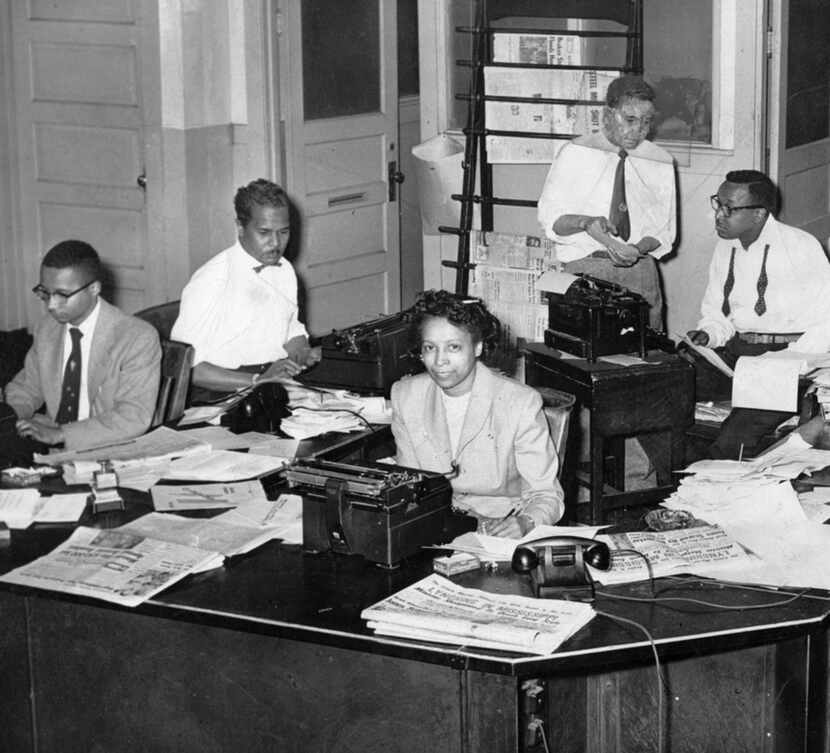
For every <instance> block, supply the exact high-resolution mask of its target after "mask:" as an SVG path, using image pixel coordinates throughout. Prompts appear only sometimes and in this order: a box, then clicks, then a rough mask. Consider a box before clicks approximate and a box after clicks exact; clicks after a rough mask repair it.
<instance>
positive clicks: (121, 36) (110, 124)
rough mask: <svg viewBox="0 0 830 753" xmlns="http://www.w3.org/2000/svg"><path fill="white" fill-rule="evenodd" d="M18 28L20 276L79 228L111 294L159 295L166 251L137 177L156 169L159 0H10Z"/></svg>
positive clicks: (33, 312)
mask: <svg viewBox="0 0 830 753" xmlns="http://www.w3.org/2000/svg"><path fill="white" fill-rule="evenodd" d="M12 37H13V39H14V49H13V59H14V69H15V70H14V89H15V99H16V102H15V105H16V107H15V114H16V126H17V127H16V138H17V148H18V162H17V164H18V182H19V195H20V200H19V211H20V228H21V241H22V247H23V251H24V266H25V270H24V279H25V280H26V281H27V284H28V285H34V284H35V283H36V282H37V279H38V267H39V263H40V258H41V257H42V256H43V254H44V253H45V252H46V251H47V250H48V249H49V248H50V247H51V246H53V245H54V244H55V243H57V242H59V241H61V240H66V239H69V238H76V239H80V240H85V241H87V242H88V243H91V244H92V245H93V246H94V247H95V248H96V249H97V251H98V253H99V254H100V255H101V258H102V259H103V261H104V263H105V266H106V268H107V272H108V278H109V279H108V280H107V281H105V293H104V294H105V296H106V297H107V298H108V299H109V300H111V301H112V302H113V303H115V304H116V305H118V306H120V307H121V308H122V309H124V310H126V311H135V310H137V309H140V308H143V307H144V306H146V305H150V304H151V303H155V302H156V301H154V300H152V298H151V296H152V291H158V290H163V289H164V288H163V284H162V281H163V279H164V271H163V266H164V265H163V257H162V256H161V253H160V250H158V252H157V254H153V253H151V252H149V251H148V249H150V248H156V244H155V243H154V240H153V238H152V237H151V233H150V230H149V228H148V222H147V218H148V206H147V196H146V195H145V189H144V188H143V187H142V186H141V185H139V183H140V182H143V180H144V178H143V177H141V176H149V175H152V174H153V173H157V172H158V171H156V170H154V168H155V161H156V160H157V159H158V157H157V152H158V149H157V146H158V143H159V140H158V132H157V130H153V129H152V128H149V127H148V126H147V124H148V123H155V124H158V123H159V116H158V112H159V99H158V98H159V96H160V95H159V92H158V81H159V77H158V75H157V67H158V22H157V7H156V4H155V2H154V0H110V1H109V2H106V3H101V2H98V0H72V2H60V3H57V2H53V1H51V0H29V1H28V2H14V3H12ZM148 94H149V95H150V96H148ZM156 128H157V126H156ZM139 178H141V180H139ZM161 215H162V213H161V212H159V211H157V210H156V216H161ZM30 299H31V300H30V301H27V304H26V305H27V311H28V315H29V319H30V320H34V319H36V318H37V316H39V315H40V312H41V308H40V306H39V304H37V302H36V301H35V299H34V297H33V296H30Z"/></svg>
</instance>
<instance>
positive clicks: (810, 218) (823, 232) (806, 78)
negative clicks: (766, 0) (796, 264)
mask: <svg viewBox="0 0 830 753" xmlns="http://www.w3.org/2000/svg"><path fill="white" fill-rule="evenodd" d="M770 21H771V28H772V30H773V33H772V35H771V36H772V39H774V40H775V44H774V45H773V49H772V50H770V63H771V66H770V68H771V70H770V76H769V103H770V107H769V133H770V136H769V139H770V140H769V143H770V168H769V169H770V175H771V177H772V179H773V180H774V181H776V182H777V184H778V187H779V189H780V191H781V197H782V202H781V214H780V217H781V219H782V220H783V221H784V222H786V223H788V224H790V225H796V226H798V227H800V228H803V229H804V230H807V231H808V232H810V233H812V234H813V235H815V236H816V237H817V238H818V239H819V240H820V241H821V243H822V244H823V245H824V247H825V249H827V246H828V238H830V87H828V85H827V71H828V69H830V3H828V2H827V0H771V4H770Z"/></svg>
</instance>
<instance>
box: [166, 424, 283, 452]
mask: <svg viewBox="0 0 830 753" xmlns="http://www.w3.org/2000/svg"><path fill="white" fill-rule="evenodd" d="M179 434H181V435H182V436H184V437H187V438H188V439H195V440H196V441H198V442H204V443H205V444H207V445H209V446H210V449H211V450H247V449H249V448H250V447H252V446H253V445H255V444H258V443H260V442H265V441H267V440H269V439H272V438H273V437H272V435H271V434H265V433H263V432H261V431H246V432H244V433H242V434H234V433H233V432H232V431H231V430H230V429H228V428H227V427H226V426H200V427H198V428H196V429H184V430H183V431H180V432H179Z"/></svg>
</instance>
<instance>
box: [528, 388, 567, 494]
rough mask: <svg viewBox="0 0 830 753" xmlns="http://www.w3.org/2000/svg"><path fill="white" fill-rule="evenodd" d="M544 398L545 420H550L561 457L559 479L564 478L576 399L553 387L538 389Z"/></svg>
mask: <svg viewBox="0 0 830 753" xmlns="http://www.w3.org/2000/svg"><path fill="white" fill-rule="evenodd" d="M535 389H536V391H537V392H538V393H539V394H540V395H541V396H542V405H543V408H542V409H543V410H544V411H545V418H546V419H547V420H548V429H549V430H550V438H551V439H552V440H553V446H554V447H555V448H556V454H557V455H558V456H559V472H558V475H559V478H560V479H561V478H562V469H563V468H564V467H565V453H566V450H567V447H568V429H569V428H570V425H571V412H572V411H573V407H574V403H575V402H576V398H575V397H574V396H573V395H571V394H570V393H568V392H562V391H561V390H555V389H553V387H536V388H535Z"/></svg>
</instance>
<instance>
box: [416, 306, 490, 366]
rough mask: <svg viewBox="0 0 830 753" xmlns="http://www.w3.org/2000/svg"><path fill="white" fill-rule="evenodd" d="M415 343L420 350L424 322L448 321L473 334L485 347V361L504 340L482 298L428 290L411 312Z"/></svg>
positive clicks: (475, 341)
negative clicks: (436, 319) (430, 320)
mask: <svg viewBox="0 0 830 753" xmlns="http://www.w3.org/2000/svg"><path fill="white" fill-rule="evenodd" d="M411 313H412V319H411V321H410V326H411V333H412V340H413V342H414V344H415V345H416V346H417V347H418V348H419V349H420V347H421V343H422V337H423V324H424V321H425V320H427V319H431V318H438V319H446V320H447V321H448V322H449V323H450V324H452V325H453V326H455V327H458V328H459V329H463V330H466V331H467V332H469V333H470V336H471V337H472V338H473V342H474V343H481V344H482V346H483V355H482V359H483V360H485V361H486V360H489V359H488V357H489V356H490V355H491V354H492V353H493V352H494V351H495V350H496V349H497V346H498V344H499V342H500V339H501V324H500V323H499V320H498V319H496V317H495V316H493V315H492V314H491V313H490V312H489V311H488V310H487V307H486V306H485V305H484V303H483V302H482V301H481V300H480V299H479V298H470V297H468V296H461V295H457V294H455V293H450V292H448V291H446V290H425V291H424V292H423V293H421V294H420V296H418V300H417V301H415V304H414V305H413V307H412V309H411Z"/></svg>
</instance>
